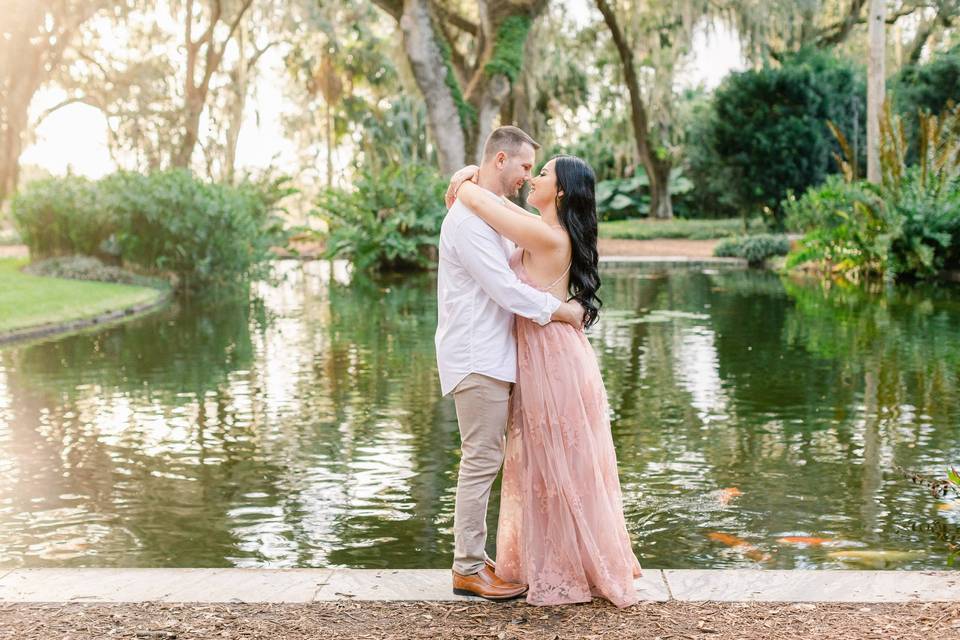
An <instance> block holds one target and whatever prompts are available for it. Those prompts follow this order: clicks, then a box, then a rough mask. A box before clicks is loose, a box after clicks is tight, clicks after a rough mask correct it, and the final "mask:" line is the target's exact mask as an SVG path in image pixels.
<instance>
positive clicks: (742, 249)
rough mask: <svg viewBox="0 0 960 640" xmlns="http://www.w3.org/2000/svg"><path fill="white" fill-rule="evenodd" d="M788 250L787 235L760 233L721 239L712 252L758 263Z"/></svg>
mask: <svg viewBox="0 0 960 640" xmlns="http://www.w3.org/2000/svg"><path fill="white" fill-rule="evenodd" d="M789 251H790V240H789V239H788V238H787V236H784V235H773V234H769V233H761V234H757V235H754V236H741V237H739V238H727V239H726V240H722V241H720V242H719V243H718V244H717V246H716V248H714V250H713V254H714V255H716V256H721V257H733V258H744V259H745V260H746V261H747V262H748V263H749V264H751V265H758V264H762V263H763V261H764V260H766V259H767V258H771V257H773V256H785V255H787V253H789Z"/></svg>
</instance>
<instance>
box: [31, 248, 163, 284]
mask: <svg viewBox="0 0 960 640" xmlns="http://www.w3.org/2000/svg"><path fill="white" fill-rule="evenodd" d="M23 271H24V273H29V274H30V275H34V276H47V277H50V278H66V279H68V280H96V281H98V282H114V283H118V284H130V285H136V286H141V287H153V288H155V289H165V288H167V283H166V281H164V280H161V279H158V278H150V277H147V276H142V275H139V274H136V273H132V272H130V271H127V270H125V269H121V268H120V267H117V266H114V265H109V264H104V263H103V262H101V261H100V260H98V259H97V258H94V257H91V256H57V257H54V258H47V259H45V260H38V261H34V262H31V263H30V264H29V265H27V266H26V267H25V268H24V269H23Z"/></svg>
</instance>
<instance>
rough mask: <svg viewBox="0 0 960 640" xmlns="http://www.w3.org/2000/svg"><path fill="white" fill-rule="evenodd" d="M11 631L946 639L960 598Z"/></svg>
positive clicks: (233, 610) (273, 610)
mask: <svg viewBox="0 0 960 640" xmlns="http://www.w3.org/2000/svg"><path fill="white" fill-rule="evenodd" d="M0 638H2V639H4V640H6V639H8V638H9V639H16V640H41V639H42V640H47V639H53V638H55V639H57V640H80V639H84V640H85V639H87V638H131V639H134V640H197V639H207V638H217V639H220V638H237V639H241V638H242V639H250V638H264V639H269V640H306V639H307V638H309V639H310V640H320V639H323V640H326V639H328V638H330V639H336V638H377V639H384V640H394V639H396V640H400V639H404V640H405V639H407V638H430V639H431V640H434V639H440V638H490V639H496V640H507V639H527V638H536V639H541V638H545V639H548V640H560V639H566V638H577V639H599V638H617V639H618V640H619V639H630V638H649V639H654V638H660V639H661V640H668V639H677V640H680V639H686V640H690V639H695V640H700V639H710V640H727V639H730V640H733V639H735V638H736V639H753V638H756V639H761V638H762V639H763V640H786V639H787V638H789V639H791V640H793V639H798V638H802V639H807V638H850V639H856V640H868V639H873V638H876V639H878V640H879V639H883V640H888V639H898V640H899V639H904V640H912V639H914V638H916V639H917V640H931V639H934V638H935V639H936V640H944V639H946V638H960V603H956V602H951V603H909V604H824V603H817V604H808V603H796V604H791V603H717V602H700V603H690V602H677V601H671V602H643V603H640V604H638V605H636V606H634V607H630V608H627V609H622V610H618V609H617V608H615V607H613V606H612V605H610V604H608V603H606V602H603V601H599V600H595V601H594V602H593V603H591V604H586V605H572V606H566V607H531V606H528V605H526V604H525V603H523V602H522V601H521V602H513V603H504V604H487V603H477V604H475V603H462V602H459V603H431V602H349V601H340V602H325V603H311V604H196V603H193V604H162V603H142V604H81V603H69V604H54V603H43V604H32V603H31V604H26V603H0Z"/></svg>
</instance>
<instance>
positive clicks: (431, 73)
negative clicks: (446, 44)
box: [400, 0, 466, 174]
mask: <svg viewBox="0 0 960 640" xmlns="http://www.w3.org/2000/svg"><path fill="white" fill-rule="evenodd" d="M432 20H433V18H432V16H431V15H430V10H429V7H428V3H427V1H426V0H404V3H403V14H402V16H401V17H400V29H401V30H402V31H403V46H404V50H405V51H406V53H407V59H408V60H409V62H410V67H411V69H412V71H413V76H414V78H415V79H416V82H417V86H418V87H419V88H420V91H421V93H423V97H424V99H425V100H426V103H427V125H428V127H429V129H430V134H431V136H432V137H433V140H434V144H435V145H436V148H437V157H438V158H439V160H440V170H441V171H442V172H443V173H445V174H450V173H453V172H454V171H456V170H457V169H459V168H461V167H462V166H463V165H464V164H466V163H465V159H466V136H465V132H464V127H463V125H462V124H461V122H460V113H459V110H458V109H457V104H456V102H455V100H454V96H453V91H452V89H451V88H450V86H449V85H448V84H447V74H448V73H452V71H451V70H450V69H449V67H448V66H447V61H446V60H444V57H443V53H442V51H441V49H440V44H439V43H438V41H437V38H439V37H440V36H439V34H437V32H436V31H435V30H434V28H433V24H432Z"/></svg>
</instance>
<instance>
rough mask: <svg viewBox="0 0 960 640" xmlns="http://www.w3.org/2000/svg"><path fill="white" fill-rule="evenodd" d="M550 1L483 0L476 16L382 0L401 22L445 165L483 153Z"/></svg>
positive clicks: (426, 1) (413, 0) (378, 0)
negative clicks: (536, 23) (536, 21)
mask: <svg viewBox="0 0 960 640" xmlns="http://www.w3.org/2000/svg"><path fill="white" fill-rule="evenodd" d="M546 1H547V0H511V1H509V2H507V1H504V0H478V2H477V13H478V15H477V16H476V17H475V18H472V19H471V18H468V17H466V16H464V15H462V14H460V13H459V12H458V11H457V10H456V9H455V8H452V7H450V6H449V5H448V4H441V3H440V2H435V1H433V0H374V2H375V4H376V5H377V6H379V7H380V8H381V9H383V10H384V11H386V12H387V13H388V14H389V15H390V16H392V17H393V18H394V19H395V20H396V22H397V24H398V25H399V26H400V30H401V32H402V34H403V45H404V51H405V53H406V57H407V62H408V63H409V65H410V69H411V71H412V73H413V77H414V80H415V81H416V84H417V87H418V88H419V90H420V93H421V94H422V95H423V97H424V100H425V101H426V105H427V116H428V123H429V127H430V133H431V136H432V138H433V140H434V144H435V146H436V149H437V157H438V160H439V163H440V169H441V171H443V172H445V173H451V172H453V171H455V170H456V169H459V168H460V167H461V166H463V165H464V164H465V163H466V162H467V160H470V161H477V160H479V153H480V152H481V151H482V149H480V145H482V144H483V141H484V140H485V139H486V136H487V134H488V133H489V132H490V131H491V129H492V127H493V123H494V120H495V118H496V117H497V115H498V114H499V113H500V110H501V107H502V106H503V104H504V103H505V101H506V100H507V98H508V96H509V94H510V90H511V85H512V84H513V82H514V81H515V80H516V78H517V75H518V73H519V71H520V69H521V68H522V66H523V50H524V44H525V42H526V40H527V36H528V34H529V31H530V28H531V25H532V23H533V20H534V18H536V16H537V15H538V14H539V13H540V12H541V11H542V10H543V8H544V7H545V6H546Z"/></svg>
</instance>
